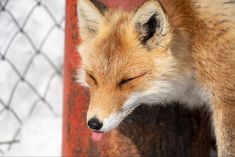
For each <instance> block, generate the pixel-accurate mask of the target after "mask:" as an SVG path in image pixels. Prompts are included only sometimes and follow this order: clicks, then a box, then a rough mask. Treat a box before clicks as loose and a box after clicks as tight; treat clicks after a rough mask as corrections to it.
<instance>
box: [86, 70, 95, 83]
mask: <svg viewBox="0 0 235 157" xmlns="http://www.w3.org/2000/svg"><path fill="white" fill-rule="evenodd" d="M87 76H88V77H89V78H90V80H92V82H93V83H94V84H95V85H98V84H97V81H96V78H95V77H94V76H93V75H92V74H90V73H88V72H87Z"/></svg>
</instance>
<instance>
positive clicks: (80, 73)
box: [76, 68, 89, 88]
mask: <svg viewBox="0 0 235 157" xmlns="http://www.w3.org/2000/svg"><path fill="white" fill-rule="evenodd" d="M76 82H78V83H79V84H80V85H82V86H84V87H87V88H89V85H88V84H87V82H86V81H85V70H84V69H83V68H81V69H79V70H78V73H77V75H76Z"/></svg>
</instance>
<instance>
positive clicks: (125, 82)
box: [118, 77, 138, 86]
mask: <svg viewBox="0 0 235 157" xmlns="http://www.w3.org/2000/svg"><path fill="white" fill-rule="evenodd" d="M136 78H138V77H133V78H127V79H122V80H121V81H120V82H119V84H118V85H119V86H123V85H124V84H127V83H129V82H131V81H133V80H134V79H136Z"/></svg>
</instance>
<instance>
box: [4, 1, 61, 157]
mask: <svg viewBox="0 0 235 157" xmlns="http://www.w3.org/2000/svg"><path fill="white" fill-rule="evenodd" d="M64 8H65V2H64V1H63V0H20V1H19V0H0V155H18V156H20V155H33V153H37V152H35V151H34V148H33V147H35V146H39V147H40V148H35V150H36V149H37V150H38V151H39V150H40V151H41V152H42V153H41V154H37V155H44V154H43V151H42V149H43V148H44V147H45V148H46V147H48V148H47V149H49V148H52V147H53V146H51V145H53V142H57V143H58V144H57V146H55V147H56V148H53V149H54V150H55V151H58V153H60V152H59V151H60V149H59V148H58V147H59V144H60V140H58V139H59V138H60V137H57V136H61V133H60V131H61V128H60V127H61V123H62V122H61V115H62V74H63V71H62V67H63V52H64V27H65V26H64V22H65V11H64ZM52 132H53V133H52ZM41 137H43V138H44V139H43V138H41ZM37 138H38V139H37ZM39 138H41V139H39ZM48 138H51V139H50V140H52V141H53V139H55V140H54V141H53V142H48ZM14 149H15V150H14ZM47 149H45V152H47V151H49V150H47ZM24 151H25V152H27V154H24ZM33 151H34V152H33ZM30 152H31V153H30ZM19 153H20V154H19ZM21 153H22V154H21ZM51 154H53V153H51ZM51 154H50V153H49V152H48V154H45V155H51Z"/></svg>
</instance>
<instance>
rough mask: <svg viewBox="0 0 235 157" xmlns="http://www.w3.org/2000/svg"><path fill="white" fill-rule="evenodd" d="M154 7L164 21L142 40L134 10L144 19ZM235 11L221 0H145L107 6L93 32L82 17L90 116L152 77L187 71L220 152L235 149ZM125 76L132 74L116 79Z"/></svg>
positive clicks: (226, 154) (109, 109)
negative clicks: (133, 6)
mask: <svg viewBox="0 0 235 157" xmlns="http://www.w3.org/2000/svg"><path fill="white" fill-rule="evenodd" d="M81 1H82V0H81ZM84 3H89V4H88V6H89V5H92V4H91V3H90V2H89V1H88V0H84ZM152 6H153V7H155V9H156V10H158V11H159V14H160V16H162V18H160V19H159V20H162V21H160V22H163V23H161V24H165V25H161V26H160V27H161V30H157V31H159V32H156V33H155V34H154V36H153V37H152V38H150V39H149V40H148V41H147V42H146V44H144V45H143V44H141V42H140V36H141V35H143V32H141V31H143V30H141V29H139V30H138V29H137V27H136V25H135V24H136V23H137V24H138V22H139V23H141V22H143V21H138V20H144V19H138V17H143V18H146V16H147V15H146V14H143V13H144V12H145V11H146V10H149V9H150V10H151V9H152V8H151V7H152ZM81 9H82V8H81ZM161 9H162V10H164V14H165V15H161ZM234 10H235V4H233V3H231V2H230V3H229V2H225V1H223V0H215V1H213V0H209V1H206V0H194V1H191V0H160V1H159V3H158V2H157V1H154V0H149V1H147V2H146V3H144V4H143V5H142V6H140V7H139V8H138V9H137V10H135V11H129V12H126V11H121V10H113V9H111V10H108V11H105V13H104V14H102V15H101V17H102V18H98V20H97V21H96V23H94V24H92V26H91V27H92V28H93V29H94V30H93V32H90V31H89V29H90V28H89V29H86V28H87V27H89V26H87V25H84V24H83V23H82V24H81V25H80V27H81V35H82V39H84V41H83V43H82V44H81V45H80V48H79V49H80V54H81V57H82V59H83V68H84V70H85V71H86V72H85V73H86V74H85V81H86V82H87V83H88V84H89V88H90V92H91V101H90V105H89V111H88V115H92V116H94V115H95V116H97V117H99V118H100V119H105V118H107V117H109V116H110V115H111V114H115V113H117V112H121V111H122V109H123V105H124V104H125V102H126V101H127V100H128V99H129V97H130V95H131V94H133V93H135V92H144V91H147V90H150V88H152V86H154V85H155V81H156V80H157V81H162V82H164V81H171V82H175V81H178V80H180V78H181V77H180V76H182V77H184V76H187V75H188V74H190V75H191V74H192V81H193V82H196V84H197V85H198V86H199V88H200V89H205V90H203V91H204V92H205V91H206V92H205V93H206V94H205V95H203V94H201V93H199V94H198V95H200V96H202V97H204V98H202V100H205V101H202V102H203V103H207V104H208V106H209V107H210V108H211V110H212V113H213V121H214V126H215V131H216V138H217V144H218V153H219V156H220V157H233V156H235V80H234V79H235V11H234ZM84 11H85V10H83V12H84ZM95 12H96V13H97V14H99V10H98V9H97V10H95ZM80 14H81V13H80ZM164 16H166V18H165V17H164ZM80 18H83V17H82V15H80ZM146 19H147V18H146ZM92 20H93V19H91V21H92ZM143 23H144V22H143ZM164 31H165V32H166V33H165V34H164V35H162V34H161V33H162V32H164ZM88 74H89V75H88ZM129 78H134V79H133V80H131V81H129V82H127V83H124V84H120V83H121V81H122V80H126V79H129ZM163 90H164V89H163ZM187 90H190V89H187ZM142 95H143V94H142ZM88 118H91V117H89V116H88Z"/></svg>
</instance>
